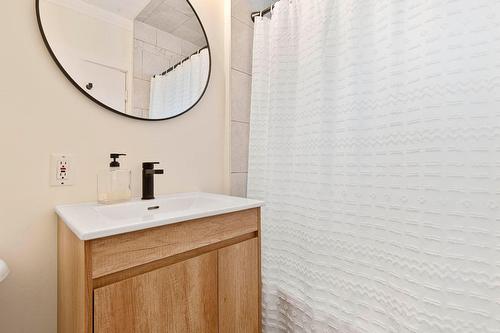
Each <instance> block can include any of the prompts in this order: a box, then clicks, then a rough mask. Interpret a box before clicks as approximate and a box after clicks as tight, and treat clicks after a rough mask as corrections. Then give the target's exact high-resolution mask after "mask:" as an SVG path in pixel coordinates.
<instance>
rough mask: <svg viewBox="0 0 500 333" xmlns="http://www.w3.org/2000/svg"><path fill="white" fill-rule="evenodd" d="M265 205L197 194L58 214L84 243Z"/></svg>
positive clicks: (69, 207)
mask: <svg viewBox="0 0 500 333" xmlns="http://www.w3.org/2000/svg"><path fill="white" fill-rule="evenodd" d="M262 205H263V202H262V201H257V200H251V199H245V198H238V197H231V196H226V195H220V194H211V193H202V192H196V193H180V194H172V195H165V196H159V197H157V199H155V200H145V201H142V200H134V201H130V202H126V203H121V204H115V205H100V204H97V203H84V204H76V205H63V206H57V207H56V212H57V214H58V215H59V217H60V218H61V219H62V220H63V221H64V222H65V223H66V225H67V226H68V227H69V228H70V229H71V230H72V231H73V232H74V233H75V235H77V236H78V237H79V238H80V239H81V240H91V239H96V238H101V237H107V236H112V235H117V234H121V233H125V232H130V231H136V230H141V229H147V228H152V227H157V226H161V225H166V224H171V223H177V222H182V221H186V220H192V219H195V218H201V217H207V216H213V215H219V214H225V213H230V212H236V211H240V210H245V209H250V208H256V207H260V206H262Z"/></svg>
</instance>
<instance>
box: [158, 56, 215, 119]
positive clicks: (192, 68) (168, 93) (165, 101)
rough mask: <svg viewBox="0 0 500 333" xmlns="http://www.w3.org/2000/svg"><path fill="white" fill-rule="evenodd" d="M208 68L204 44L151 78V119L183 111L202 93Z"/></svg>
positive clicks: (171, 115) (170, 115) (208, 61)
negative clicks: (180, 61)
mask: <svg viewBox="0 0 500 333" xmlns="http://www.w3.org/2000/svg"><path fill="white" fill-rule="evenodd" d="M209 70H210V60H209V52H208V48H204V49H202V50H201V51H200V52H199V53H197V54H194V55H192V56H191V57H190V58H189V59H187V60H186V61H183V62H182V63H181V64H179V65H178V66H177V67H175V68H174V69H172V70H171V71H168V72H167V73H165V74H163V75H155V76H154V77H153V78H152V79H151V97H150V110H149V112H150V114H149V118H151V119H164V118H168V117H173V116H176V115H179V113H181V112H183V111H187V110H188V109H189V108H190V107H192V106H193V105H194V104H195V103H196V102H197V101H198V99H199V98H200V96H202V93H203V90H204V89H205V86H206V83H207V79H208V75H209Z"/></svg>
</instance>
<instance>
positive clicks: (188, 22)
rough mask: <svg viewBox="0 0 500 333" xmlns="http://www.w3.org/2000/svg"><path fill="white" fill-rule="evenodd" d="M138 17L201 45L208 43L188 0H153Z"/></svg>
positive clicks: (151, 24) (139, 19)
mask: <svg viewBox="0 0 500 333" xmlns="http://www.w3.org/2000/svg"><path fill="white" fill-rule="evenodd" d="M136 19H137V20H138V21H141V22H143V23H145V24H148V25H150V26H153V27H155V28H157V29H159V30H162V31H165V32H168V33H170V34H172V35H174V36H176V37H179V38H181V39H184V40H187V41H189V42H191V43H193V44H195V45H197V46H199V47H204V46H206V45H207V41H206V39H205V35H204V34H203V30H202V28H201V25H200V23H199V21H198V18H197V17H196V15H195V13H194V11H193V9H192V8H191V6H190V5H189V4H188V2H187V1H186V0H151V2H150V3H149V4H148V5H147V6H146V7H145V8H144V10H142V11H141V12H140V13H139V15H137V17H136Z"/></svg>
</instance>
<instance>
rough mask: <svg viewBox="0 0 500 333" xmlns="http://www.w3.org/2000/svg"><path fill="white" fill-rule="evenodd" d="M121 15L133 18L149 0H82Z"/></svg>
mask: <svg viewBox="0 0 500 333" xmlns="http://www.w3.org/2000/svg"><path fill="white" fill-rule="evenodd" d="M83 1H84V2H86V3H88V4H91V5H93V6H96V7H99V8H101V9H104V10H107V11H109V12H112V13H115V14H117V15H119V16H121V17H124V18H126V19H129V20H133V19H134V18H135V17H136V16H137V15H138V14H139V13H140V12H141V10H142V9H143V8H144V7H145V6H146V5H147V4H148V3H149V1H150V0H83Z"/></svg>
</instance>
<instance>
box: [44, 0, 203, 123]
mask: <svg viewBox="0 0 500 333" xmlns="http://www.w3.org/2000/svg"><path fill="white" fill-rule="evenodd" d="M36 14H37V19H38V26H39V28H40V32H41V34H42V38H43V40H44V42H45V45H46V46H47V49H48V50H49V53H50V55H51V56H52V58H53V59H54V61H55V62H56V64H57V66H58V67H59V68H60V70H61V71H62V72H63V74H64V75H65V76H66V78H67V79H68V80H69V81H70V82H71V83H72V84H73V85H74V86H75V87H76V88H77V89H78V90H79V91H80V92H81V93H82V94H83V95H85V96H86V97H88V98H89V99H91V100H92V101H94V102H95V103H97V104H99V105H100V106H102V107H104V108H106V109H107V110H110V111H113V112H115V113H118V114H121V115H124V116H127V117H130V118H134V119H141V120H152V121H158V120H165V119H171V118H174V117H178V116H180V115H182V114H184V113H186V112H187V111H189V110H191V109H192V108H193V107H194V106H195V105H196V104H197V103H198V102H199V101H200V100H201V98H202V97H203V95H204V94H205V92H206V90H207V87H208V83H209V80H210V74H211V51H210V45H209V42H208V38H207V35H206V32H205V29H204V27H203V25H202V23H201V21H200V20H199V17H198V14H197V13H196V11H195V10H194V8H193V6H192V5H191V3H190V2H189V1H188V0H151V1H145V0H131V1H121V2H117V1H114V0H69V1H68V0H36ZM165 14H168V15H165ZM203 50H204V52H202V51H203ZM181 67H182V68H181ZM174 68H175V69H176V70H175V72H176V80H174V81H172V80H169V84H168V85H160V86H159V85H158V84H157V83H158V82H154V78H155V77H156V76H158V75H160V74H164V73H168V72H171V71H172V70H173V69H174ZM180 69H182V70H180ZM181 74H182V75H181ZM159 89H160V90H159ZM161 89H163V90H161ZM166 89H170V90H169V91H167V90H166ZM193 89H194V90H193ZM159 100H161V101H162V103H160V104H158V101H159ZM173 101H175V102H173ZM153 104H154V105H156V107H157V109H155V110H154V111H152V110H151V105H153ZM158 105H160V106H161V109H158Z"/></svg>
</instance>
